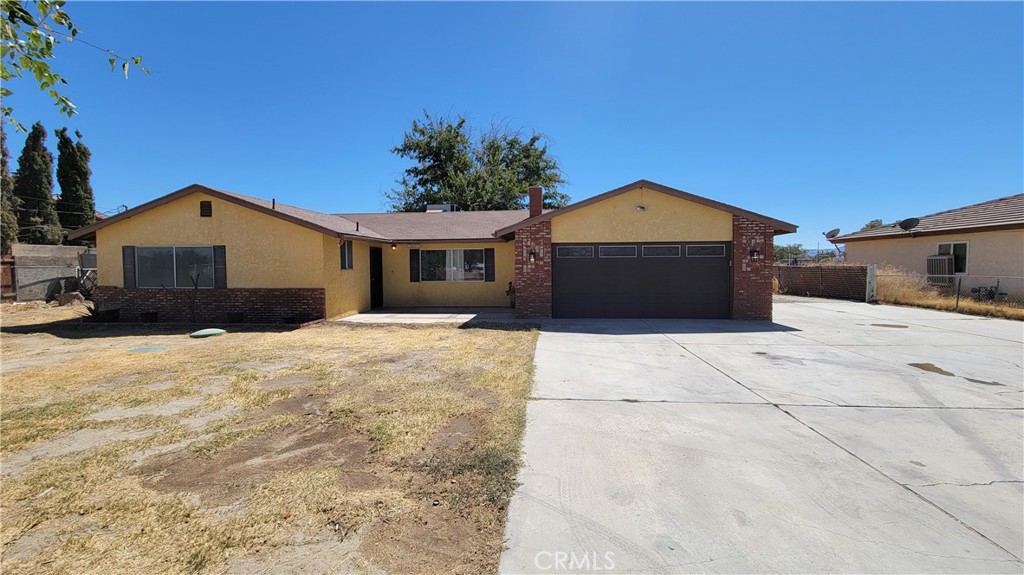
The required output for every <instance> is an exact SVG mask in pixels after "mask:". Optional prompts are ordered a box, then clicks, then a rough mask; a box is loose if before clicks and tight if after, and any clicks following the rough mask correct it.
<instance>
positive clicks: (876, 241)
mask: <svg viewBox="0 0 1024 575" xmlns="http://www.w3.org/2000/svg"><path fill="white" fill-rule="evenodd" d="M919 220H920V222H919V223H918V225H917V226H916V227H914V228H913V229H910V230H906V231H905V230H903V229H902V228H900V226H899V224H898V223H895V224H892V225H888V226H882V227H879V228H874V229H870V230H862V231H859V232H854V233H852V234H846V235H843V236H838V237H836V238H833V239H832V240H831V241H832V243H833V244H846V261H847V262H849V263H858V264H880V265H881V264H889V265H892V266H895V267H897V268H902V269H903V270H906V271H908V272H913V273H917V274H921V275H931V276H932V280H933V282H934V283H943V281H944V280H943V276H946V280H945V281H946V282H947V283H948V282H949V281H951V280H950V279H949V277H950V276H953V277H955V276H957V275H963V276H966V277H968V278H970V282H971V286H982V285H985V286H987V285H990V284H991V285H994V284H995V282H996V280H999V285H1000V291H1004V292H1009V293H1024V279H1022V278H1024V194H1017V195H1015V196H1009V197H1006V198H999V199H997V200H991V201H988V202H982V203H980V204H973V205H970V206H965V207H962V208H957V209H954V210H947V211H944V212H939V213H937V214H931V215H928V216H922V217H921V218H919ZM929 262H931V264H929ZM929 265H930V266H931V269H929ZM964 285H965V287H966V285H967V284H964Z"/></svg>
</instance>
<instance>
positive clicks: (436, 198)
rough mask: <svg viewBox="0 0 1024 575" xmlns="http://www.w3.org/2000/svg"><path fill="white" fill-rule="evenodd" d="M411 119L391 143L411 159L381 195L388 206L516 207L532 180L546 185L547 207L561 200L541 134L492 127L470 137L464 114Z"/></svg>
mask: <svg viewBox="0 0 1024 575" xmlns="http://www.w3.org/2000/svg"><path fill="white" fill-rule="evenodd" d="M423 115H424V118H423V119H422V120H421V119H414V120H413V122H412V127H411V128H410V130H409V131H408V132H406V133H405V135H404V137H403V139H402V143H401V144H400V145H398V146H395V147H394V148H392V150H391V151H392V152H393V153H395V154H397V155H398V156H400V157H402V158H406V159H410V160H412V161H413V162H414V164H413V165H412V166H410V167H409V168H407V169H406V170H405V172H404V173H403V175H402V179H400V180H398V182H397V183H398V184H399V185H400V187H399V188H396V189H393V190H391V191H390V192H386V193H385V194H384V195H385V197H387V198H388V200H390V202H391V209H393V210H395V211H399V212H417V211H423V210H424V209H425V208H426V206H427V205H428V204H454V205H456V206H458V207H459V208H460V209H463V210H514V209H521V208H523V207H524V205H525V201H526V200H525V193H526V190H527V189H528V188H529V187H530V186H542V187H543V188H544V204H545V207H548V208H556V207H561V206H564V205H566V204H567V203H568V200H569V197H568V196H567V195H565V194H564V193H562V192H560V191H558V186H559V185H561V184H564V183H565V180H564V179H563V178H562V174H561V170H560V169H559V167H558V161H557V160H556V159H555V158H554V157H553V156H551V154H550V153H549V152H548V148H547V144H546V143H545V138H544V136H543V135H542V134H536V133H535V134H532V135H530V136H529V137H524V136H523V134H522V133H521V132H520V131H511V130H508V129H507V128H503V127H492V128H491V130H490V131H489V132H487V133H486V134H483V135H482V136H481V137H480V138H479V139H477V140H476V141H474V138H473V136H472V130H471V129H470V128H469V127H468V126H467V120H466V118H465V117H464V116H461V115H460V116H457V117H456V118H454V119H450V118H445V117H444V116H441V117H438V118H434V117H432V116H431V115H430V114H429V113H427V112H426V111H424V113H423Z"/></svg>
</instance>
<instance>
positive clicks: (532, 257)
mask: <svg viewBox="0 0 1024 575" xmlns="http://www.w3.org/2000/svg"><path fill="white" fill-rule="evenodd" d="M530 263H531V264H535V263H537V252H530Z"/></svg>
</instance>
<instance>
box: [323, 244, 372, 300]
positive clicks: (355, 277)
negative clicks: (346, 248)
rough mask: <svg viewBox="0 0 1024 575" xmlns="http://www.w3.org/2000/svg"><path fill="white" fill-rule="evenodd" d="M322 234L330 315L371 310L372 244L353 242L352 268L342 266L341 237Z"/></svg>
mask: <svg viewBox="0 0 1024 575" xmlns="http://www.w3.org/2000/svg"><path fill="white" fill-rule="evenodd" d="M322 237H323V262H324V280H323V281H324V283H323V286H324V298H325V303H326V307H327V317H329V318H331V317H340V316H346V315H352V314H354V313H359V312H363V311H369V309H370V245H371V244H369V243H367V242H362V241H353V244H352V269H350V270H343V269H341V245H340V244H341V240H339V239H338V238H333V237H330V236H326V235H325V236H322Z"/></svg>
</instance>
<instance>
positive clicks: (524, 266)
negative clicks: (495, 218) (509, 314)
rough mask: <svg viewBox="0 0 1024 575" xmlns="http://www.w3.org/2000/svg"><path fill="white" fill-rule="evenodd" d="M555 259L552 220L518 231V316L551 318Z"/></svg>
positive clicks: (516, 283)
mask: <svg viewBox="0 0 1024 575" xmlns="http://www.w3.org/2000/svg"><path fill="white" fill-rule="evenodd" d="M531 253H533V254H535V257H534V262H533V263H530V254H531ZM551 258H552V253H551V222H550V221H546V222H538V223H536V224H533V225H530V226H526V227H524V228H519V229H518V230H516V281H515V287H516V316H518V317H522V318H530V319H543V318H548V317H551V263H552V262H551Z"/></svg>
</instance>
